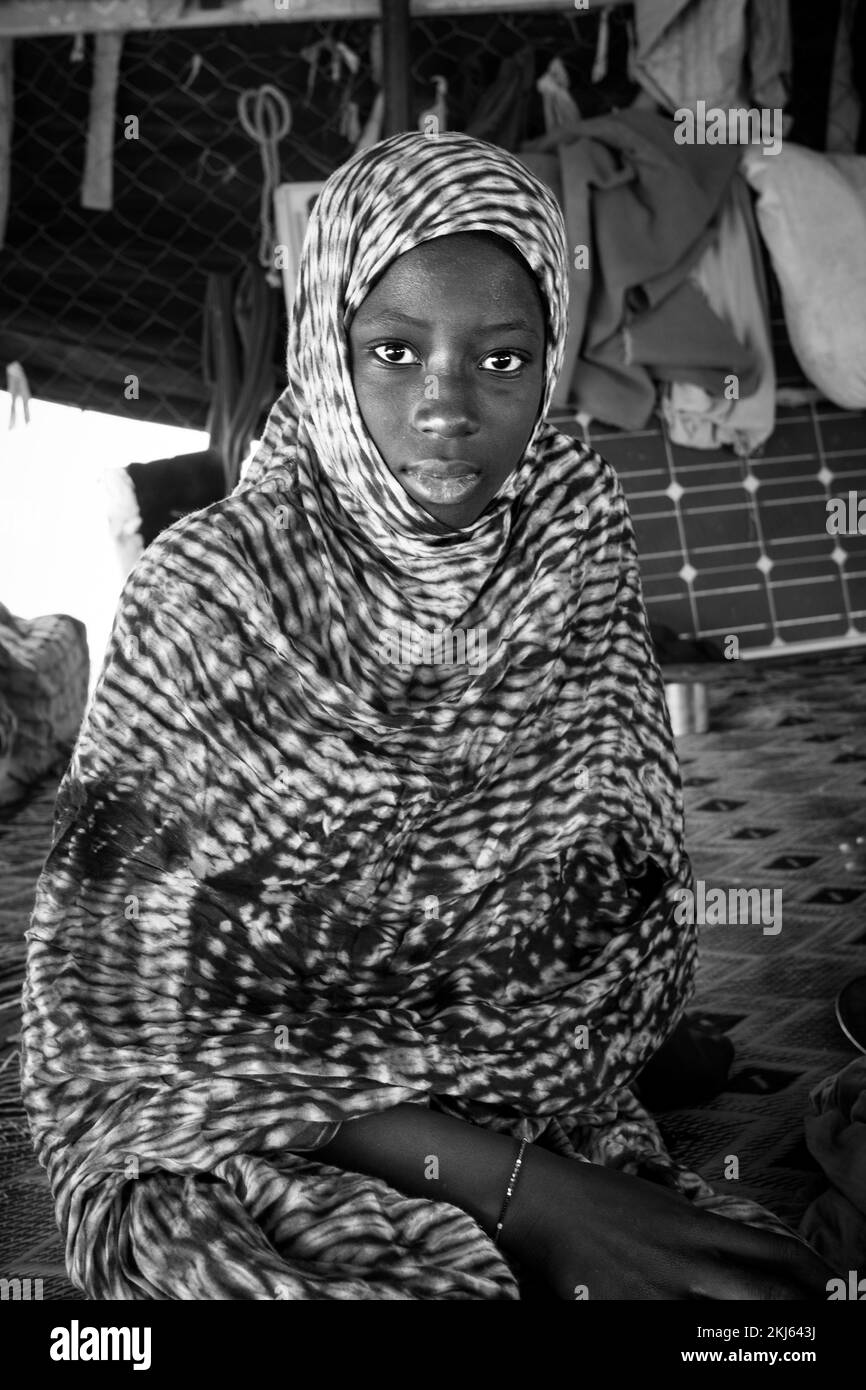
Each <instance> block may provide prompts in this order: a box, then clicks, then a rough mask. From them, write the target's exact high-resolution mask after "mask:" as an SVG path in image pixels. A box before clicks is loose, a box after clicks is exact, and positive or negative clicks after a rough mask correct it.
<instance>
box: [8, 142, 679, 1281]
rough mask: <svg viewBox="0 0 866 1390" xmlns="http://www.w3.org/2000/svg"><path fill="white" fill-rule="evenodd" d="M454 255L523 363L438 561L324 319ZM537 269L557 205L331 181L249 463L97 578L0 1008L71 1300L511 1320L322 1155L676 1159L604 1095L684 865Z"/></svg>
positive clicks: (668, 783) (612, 530)
mask: <svg viewBox="0 0 866 1390" xmlns="http://www.w3.org/2000/svg"><path fill="white" fill-rule="evenodd" d="M471 231H478V232H489V233H493V234H495V235H496V236H499V237H501V238H504V239H505V240H506V241H507V242H509V243H510V244H511V245H512V247H514V248H515V250H516V251H517V252H519V254H520V255H521V256H522V257H523V258H524V260H525V262H526V264H527V266H528V268H529V270H530V271H531V272H532V273H533V274H534V275H535V277H536V279H537V283H538V286H539V289H540V292H541V295H542V298H543V301H544V303H545V305H546V310H547V347H546V353H547V358H546V375H545V382H544V394H543V403H542V409H541V411H540V415H539V420H538V422H537V424H536V426H535V428H534V431H533V433H532V436H531V438H530V440H529V443H528V445H527V447H526V450H525V451H524V454H523V457H522V458H521V459H520V461H519V462H518V464H517V466H516V468H515V469H514V470H513V471H512V473H511V474H510V475H509V477H508V478H507V479H506V481H505V482H504V484H503V485H502V487H501V488H500V489H499V492H498V493H497V495H496V497H495V498H494V499H493V501H492V502H491V503H490V504H489V505H488V507H487V508H486V509H485V510H484V512H483V513H482V515H481V516H480V517H479V518H478V519H477V521H475V523H474V524H473V525H471V526H469V527H467V528H465V529H464V530H461V531H454V530H449V528H447V527H444V526H443V525H442V524H441V523H439V522H437V521H435V520H434V519H433V518H432V517H430V516H429V515H428V514H427V513H426V512H425V511H424V509H423V508H422V507H420V506H419V505H418V504H417V503H415V502H414V501H413V499H412V498H410V497H409V496H408V494H406V493H405V492H404V490H403V489H402V487H401V486H400V484H399V483H398V482H397V480H396V479H395V478H394V477H393V476H392V475H391V473H390V472H389V470H388V469H387V468H386V466H385V464H384V461H383V460H382V458H381V456H380V455H379V453H378V452H377V450H376V448H375V447H374V445H373V442H372V440H371V439H370V437H369V435H368V434H367V431H366V429H365V427H364V423H363V421H362V419H361V416H360V414H359V410H358V406H357V403H356V400H355V396H354V392H353V389H352V382H351V375H350V371H349V358H348V346H347V325H348V324H349V322H350V321H351V316H352V314H353V313H354V312H355V311H356V310H357V308H358V306H359V305H360V304H361V303H362V302H363V299H364V296H365V295H366V294H367V292H368V291H369V289H370V287H371V286H372V284H373V283H374V282H375V280H376V279H377V277H378V276H379V275H380V274H381V273H382V272H383V271H384V270H385V269H386V268H387V267H388V266H389V265H390V264H391V263H392V262H393V260H394V259H395V258H396V257H397V256H400V255H402V254H403V253H404V252H406V251H408V250H410V249H411V248H412V247H415V246H418V245H420V244H421V243H423V242H425V241H427V240H430V239H432V238H436V237H441V236H448V235H451V234H453V233H458V232H471ZM567 278H568V276H567V248H566V244H565V234H564V229H563V222H562V217H561V214H560V211H559V208H558V206H557V204H556V202H555V200H554V199H553V197H552V195H551V194H550V193H549V191H548V190H546V189H545V188H544V187H543V185H541V184H540V183H539V182H538V181H537V180H536V179H535V178H534V177H533V176H532V175H531V174H530V173H529V172H528V170H527V169H526V168H525V167H524V166H523V165H522V164H521V163H520V161H519V160H517V159H516V158H514V157H512V156H511V155H509V154H507V153H505V152H503V151H501V150H499V149H496V148H494V147H493V146H490V145H486V144H483V143H481V142H479V141H476V140H473V139H470V138H469V137H467V136H464V135H459V134H445V135H440V136H439V137H437V138H428V137H425V136H421V135H415V134H406V135H400V136H395V137H393V138H392V139H389V140H386V141H383V142H382V143H381V144H379V145H376V146H374V147H373V148H371V149H368V150H365V151H363V152H362V153H359V154H358V155H356V156H355V157H354V158H353V159H351V160H349V162H348V163H347V164H345V165H343V166H342V167H341V168H340V169H338V170H337V171H336V173H334V174H333V175H332V177H331V178H330V179H329V180H328V182H327V184H326V186H325V188H324V190H323V191H322V193H321V195H320V197H319V199H318V202H317V203H316V206H315V208H314V210H313V213H312V218H311V222H310V226H309V230H308V234H307V237H306V241H305V244H304V250H303V257H302V263H301V267H300V277H299V284H298V291H297V296H296V299H295V303H294V308H293V311H292V315H291V322H290V332H289V350H288V374H289V384H288V387H287V389H286V391H285V392H284V393H283V395H282V396H281V398H280V399H279V401H278V402H277V404H276V405H275V407H274V409H273V411H272V413H271V416H270V419H269V422H268V425H267V429H266V433H265V437H264V440H263V442H262V445H261V447H260V449H259V451H258V454H257V455H256V457H255V458H254V459H253V461H252V464H251V466H250V467H249V469H248V470H247V472H246V474H245V476H244V477H243V479H242V481H241V483H240V485H239V486H238V488H237V489H236V490H235V492H234V493H233V494H232V495H231V496H230V497H228V498H226V499H224V500H223V501H221V502H219V503H217V504H215V505H214V506H211V507H209V508H207V509H206V510H204V511H201V512H198V513H195V514H194V515H192V516H190V517H186V518H184V519H183V520H181V521H180V522H178V523H177V524H176V525H174V526H172V527H171V528H170V529H169V530H168V531H166V532H164V533H163V534H162V535H161V536H159V537H158V538H157V540H156V541H155V542H154V543H153V544H152V545H151V546H150V547H149V549H148V550H147V551H146V552H145V554H144V555H143V556H142V558H141V560H140V561H139V562H138V564H137V565H136V567H135V569H134V570H133V572H132V574H131V575H130V576H129V578H128V580H127V583H126V586H125V588H124V592H123V595H122V598H121V602H120V605H119V609H118V613H117V617H116V620H115V625H114V629H113V632H112V637H111V640H110V643H109V647H108V651H107V654H106V659H105V663H104V666H103V669H102V672H101V676H100V681H99V685H98V688H97V690H96V693H95V696H94V699H93V702H92V705H91V708H90V710H89V712H88V716H87V719H86V722H85V725H84V728H83V729H82V732H81V735H80V738H79V742H78V745H77V747H76V749H75V752H74V755H73V758H72V761H71V764H70V767H69V769H68V771H67V773H66V776H65V778H64V780H63V783H62V787H61V791H60V795H59V797H58V803H57V819H56V830H55V839H54V844H53V848H52V851H51V853H50V855H49V857H48V860H47V862H46V865H45V869H44V872H43V874H42V877H41V879H40V882H39V887H38V894H37V903H36V909H35V912H34V915H33V920H32V924H31V929H30V933H29V943H30V944H29V958H28V974H27V983H26V987H25V1001H24V1002H25V1026H24V1035H23V1036H24V1059H23V1060H24V1069H23V1075H24V1095H25V1102H26V1105H27V1108H28V1113H29V1116H30V1121H31V1125H32V1128H33V1132H34V1136H35V1140H36V1143H37V1149H38V1153H39V1157H40V1160H41V1161H42V1162H43V1163H44V1164H45V1165H46V1166H47V1169H48V1174H49V1178H50V1181H51V1185H52V1189H53V1192H54V1196H55V1201H56V1207H57V1214H58V1220H59V1222H60V1226H61V1229H62V1230H63V1232H64V1235H65V1238H66V1242H67V1259H68V1265H69V1271H70V1275H71V1277H72V1279H73V1280H74V1281H75V1282H76V1283H77V1284H78V1285H79V1286H80V1287H81V1288H83V1289H85V1290H86V1291H87V1293H88V1294H89V1295H90V1296H91V1297H96V1298H109V1299H117V1298H133V1299H144V1298H235V1297H239V1298H270V1297H279V1296H283V1297H292V1298H294V1297H299V1298H304V1297H351V1298H449V1297H454V1298H467V1297H468V1298H489V1297H513V1296H514V1294H515V1283H514V1280H513V1277H512V1275H511V1273H510V1271H509V1269H508V1266H507V1265H506V1263H505V1262H504V1260H503V1259H502V1257H501V1255H500V1254H499V1252H497V1251H496V1250H495V1249H494V1247H493V1245H492V1244H491V1242H490V1241H489V1240H488V1239H487V1237H486V1236H485V1235H484V1234H483V1233H482V1232H481V1231H480V1230H479V1229H478V1227H477V1226H476V1225H475V1223H474V1222H473V1221H471V1220H470V1218H469V1217H468V1216H465V1215H464V1214H463V1213H461V1212H458V1211H457V1210H456V1209H455V1208H453V1207H450V1206H447V1205H445V1204H442V1203H438V1202H436V1201H434V1200H432V1199H431V1200H430V1201H422V1200H414V1199H408V1198H405V1197H403V1196H400V1195H399V1194H398V1193H396V1192H394V1191H393V1190H392V1189H390V1188H389V1187H388V1186H387V1185H386V1184H385V1183H383V1182H380V1181H378V1180H376V1179H373V1178H362V1177H359V1176H356V1175H351V1174H348V1173H339V1172H337V1171H336V1170H334V1169H332V1168H329V1167H327V1166H326V1165H323V1164H322V1163H319V1162H317V1161H316V1157H315V1150H316V1149H317V1148H318V1147H320V1146H321V1145H323V1144H325V1143H327V1141H328V1140H329V1139H330V1138H331V1137H333V1135H334V1134H335V1133H336V1130H337V1127H338V1126H339V1125H340V1124H341V1123H343V1122H345V1121H348V1120H351V1119H353V1118H355V1117H358V1116H362V1115H364V1114H368V1113H371V1112H374V1111H377V1110H382V1109H385V1108H389V1107H391V1106H393V1105H396V1104H398V1103H400V1102H404V1101H414V1102H419V1103H428V1102H429V1103H434V1104H436V1105H437V1106H438V1107H440V1108H442V1109H445V1110H447V1111H449V1112H450V1113H453V1114H456V1115H460V1116H462V1117H463V1118H464V1119H466V1120H470V1121H475V1122H477V1123H481V1124H485V1125H492V1126H495V1127H498V1128H500V1129H503V1130H506V1131H510V1132H513V1133H518V1132H520V1133H524V1134H527V1135H528V1136H530V1137H538V1136H540V1135H542V1134H545V1135H546V1136H547V1139H548V1142H555V1143H556V1144H557V1145H558V1146H559V1148H560V1151H562V1152H564V1153H569V1154H572V1155H574V1156H578V1155H582V1156H584V1157H590V1158H594V1159H596V1160H597V1161H601V1162H605V1161H613V1160H614V1159H615V1161H616V1162H617V1163H619V1164H621V1165H625V1163H626V1156H627V1154H628V1153H629V1152H632V1153H638V1154H640V1155H642V1159H641V1161H642V1162H644V1163H648V1162H650V1161H652V1162H656V1163H658V1164H660V1165H662V1166H664V1165H667V1166H668V1167H670V1166H671V1165H670V1160H669V1159H668V1158H667V1157H666V1155H665V1154H664V1151H663V1149H662V1147H661V1143H660V1140H659V1139H658V1135H657V1132H656V1131H655V1129H654V1126H653V1125H652V1123H651V1122H650V1121H649V1120H648V1118H647V1117H646V1116H645V1115H644V1113H643V1112H642V1111H641V1110H640V1107H639V1106H638V1105H637V1102H636V1100H635V1099H634V1097H633V1095H632V1093H631V1092H630V1090H629V1089H628V1088H629V1086H630V1083H631V1082H632V1081H633V1079H634V1078H635V1076H636V1075H637V1073H638V1072H639V1070H640V1068H641V1066H642V1065H643V1063H644V1062H645V1060H646V1059H647V1057H648V1056H649V1055H650V1054H651V1053H652V1052H653V1051H654V1050H655V1049H656V1048H657V1047H658V1046H659V1044H660V1043H661V1041H662V1040H663V1039H664V1038H665V1037H666V1036H667V1035H668V1034H669V1033H670V1031H671V1030H672V1028H673V1026H674V1024H675V1023H676V1021H677V1019H678V1018H679V1016H680V1014H681V1013H682V1010H683V1008H684V1006H685V1002H686V999H687V996H688V993H689V989H690V985H691V978H692V972H693V964H694V928H693V927H690V926H687V925H677V924H676V922H675V920H674V908H675V906H676V903H677V890H678V889H680V888H682V887H683V886H688V884H689V883H690V869H689V864H688V860H687V857H686V856H685V854H684V851H683V843H682V831H683V827H682V813H681V803H680V790H679V779H678V770H677V764H676V758H675V754H674V749H673V744H672V738H671V732H670V726H669V723H668V718H667V712H666V707H665V701H664V693H663V687H662V683H661V679H660V676H659V672H658V668H657V666H656V663H655V659H654V656H653V652H652V647H651V643H650V640H649V634H648V628H647V621H646V615H645V610H644V606H643V600H642V597H641V589H640V578H639V572H638V561H637V555H636V550H635V543H634V536H633V531H632V526H631V522H630V519H629V516H628V511H627V508H626V505H625V502H624V499H623V494H622V491H621V488H620V486H619V484H618V481H617V479H616V476H615V474H614V473H613V471H612V470H611V468H610V467H609V466H608V465H607V464H606V463H604V461H603V460H602V459H601V458H600V457H599V456H598V455H597V454H596V453H595V452H593V451H592V450H591V449H589V448H588V447H586V446H584V445H582V444H577V443H576V442H575V441H574V439H572V438H571V437H570V436H569V435H565V434H560V433H558V432H557V431H556V430H555V429H554V428H553V427H552V426H551V425H550V424H548V423H547V422H546V421H545V418H544V417H545V413H546V410H547V407H548V404H549V402H550V398H551V392H552V390H553V385H554V381H555V377H556V372H557V370H558V368H559V365H560V363H561V360H562V352H563V344H564V335H565V320H566V285H567ZM407 630H408V631H409V632H410V633H413V634H414V635H415V637H417V636H418V634H419V633H421V634H424V633H427V634H429V633H430V632H440V633H441V632H442V631H450V632H452V633H453V632H455V631H458V630H459V631H463V632H464V633H474V634H475V635H476V636H478V635H479V634H483V636H484V644H483V646H484V651H485V653H486V656H485V659H484V660H469V659H465V660H454V661H450V662H449V661H443V660H437V659H435V657H433V659H429V656H430V653H432V651H433V649H432V648H429V649H428V659H425V649H424V647H423V644H421V645H420V646H419V645H418V644H417V643H416V644H415V645H412V644H410V649H409V650H410V656H409V658H408V659H407V660H402V659H393V656H389V652H390V651H391V650H392V649H391V648H390V647H389V646H388V644H387V642H383V634H388V633H392V634H393V633H405V632H406V631H407ZM480 649H481V648H480V645H479V646H477V647H476V648H475V651H476V652H477V651H479V650H480ZM401 650H402V649H401ZM467 651H468V648H467ZM289 1149H292V1150H295V1151H298V1150H302V1151H305V1152H302V1153H298V1152H294V1153H290V1152H289ZM612 1156H613V1157H612ZM690 1181H692V1180H691V1179H690ZM693 1183H698V1185H700V1184H699V1180H698V1179H694V1180H693ZM692 1190H693V1192H694V1191H696V1190H697V1189H695V1188H694V1186H693V1188H692Z"/></svg>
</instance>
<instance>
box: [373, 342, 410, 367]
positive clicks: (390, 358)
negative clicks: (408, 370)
mask: <svg viewBox="0 0 866 1390" xmlns="http://www.w3.org/2000/svg"><path fill="white" fill-rule="evenodd" d="M373 351H374V352H375V354H376V356H377V357H378V359H379V361H380V362H387V363H388V365H389V366H391V367H409V366H411V365H412V363H411V362H410V361H409V360H408V358H407V357H405V356H402V355H401V354H404V353H408V354H409V357H410V358H412V360H413V361H414V362H418V361H419V360H420V359H419V358H418V357H417V356H416V355H415V353H414V352H413V351H412V349H411V348H410V347H407V346H406V344H405V343H379V345H378V346H377V347H374V348H373ZM383 354H384V355H383Z"/></svg>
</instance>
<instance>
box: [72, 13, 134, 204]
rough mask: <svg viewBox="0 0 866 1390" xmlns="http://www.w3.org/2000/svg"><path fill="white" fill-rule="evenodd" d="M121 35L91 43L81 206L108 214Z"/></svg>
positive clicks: (99, 37)
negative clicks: (90, 83)
mask: <svg viewBox="0 0 866 1390" xmlns="http://www.w3.org/2000/svg"><path fill="white" fill-rule="evenodd" d="M123 38H124V36H123V34H122V33H116V34H109V33H100V34H97V35H96V38H95V39H94V43H93V81H92V85H91V88H90V117H89V120H88V125H87V151H86V154H85V159H84V178H83V180H82V184H81V206H82V207H83V208H93V209H95V210H97V211H99V212H110V211H111V208H112V206H113V202H114V123H115V115H116V106H117V84H118V78H119V74H120V55H121V52H122V50H123Z"/></svg>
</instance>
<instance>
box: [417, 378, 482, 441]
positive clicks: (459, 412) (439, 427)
mask: <svg viewBox="0 0 866 1390" xmlns="http://www.w3.org/2000/svg"><path fill="white" fill-rule="evenodd" d="M412 423H413V425H414V427H415V429H416V430H418V431H419V432H420V433H421V434H426V435H431V436H434V435H435V436H438V437H440V438H442V439H459V438H461V437H462V436H464V435H469V434H475V433H476V431H477V430H478V415H477V411H476V407H475V404H474V401H473V393H472V388H471V386H470V385H469V383H468V382H466V381H465V380H463V379H462V378H456V377H454V376H447V377H446V376H444V375H440V374H436V373H434V372H430V373H428V374H427V376H426V377H425V379H424V385H423V387H422V389H421V393H420V397H419V399H418V401H417V403H416V405H415V409H414V412H413V421H412Z"/></svg>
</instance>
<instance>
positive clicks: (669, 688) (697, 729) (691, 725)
mask: <svg viewBox="0 0 866 1390" xmlns="http://www.w3.org/2000/svg"><path fill="white" fill-rule="evenodd" d="M665 698H666V699H667V705H668V713H669V715H670V718H671V728H672V729H673V731H674V734H675V735H676V737H677V738H679V737H680V736H681V735H683V734H705V733H706V731H707V729H708V728H709V723H710V720H709V714H708V711H707V687H706V686H705V685H704V683H703V681H672V682H671V683H670V684H669V685H665Z"/></svg>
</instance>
